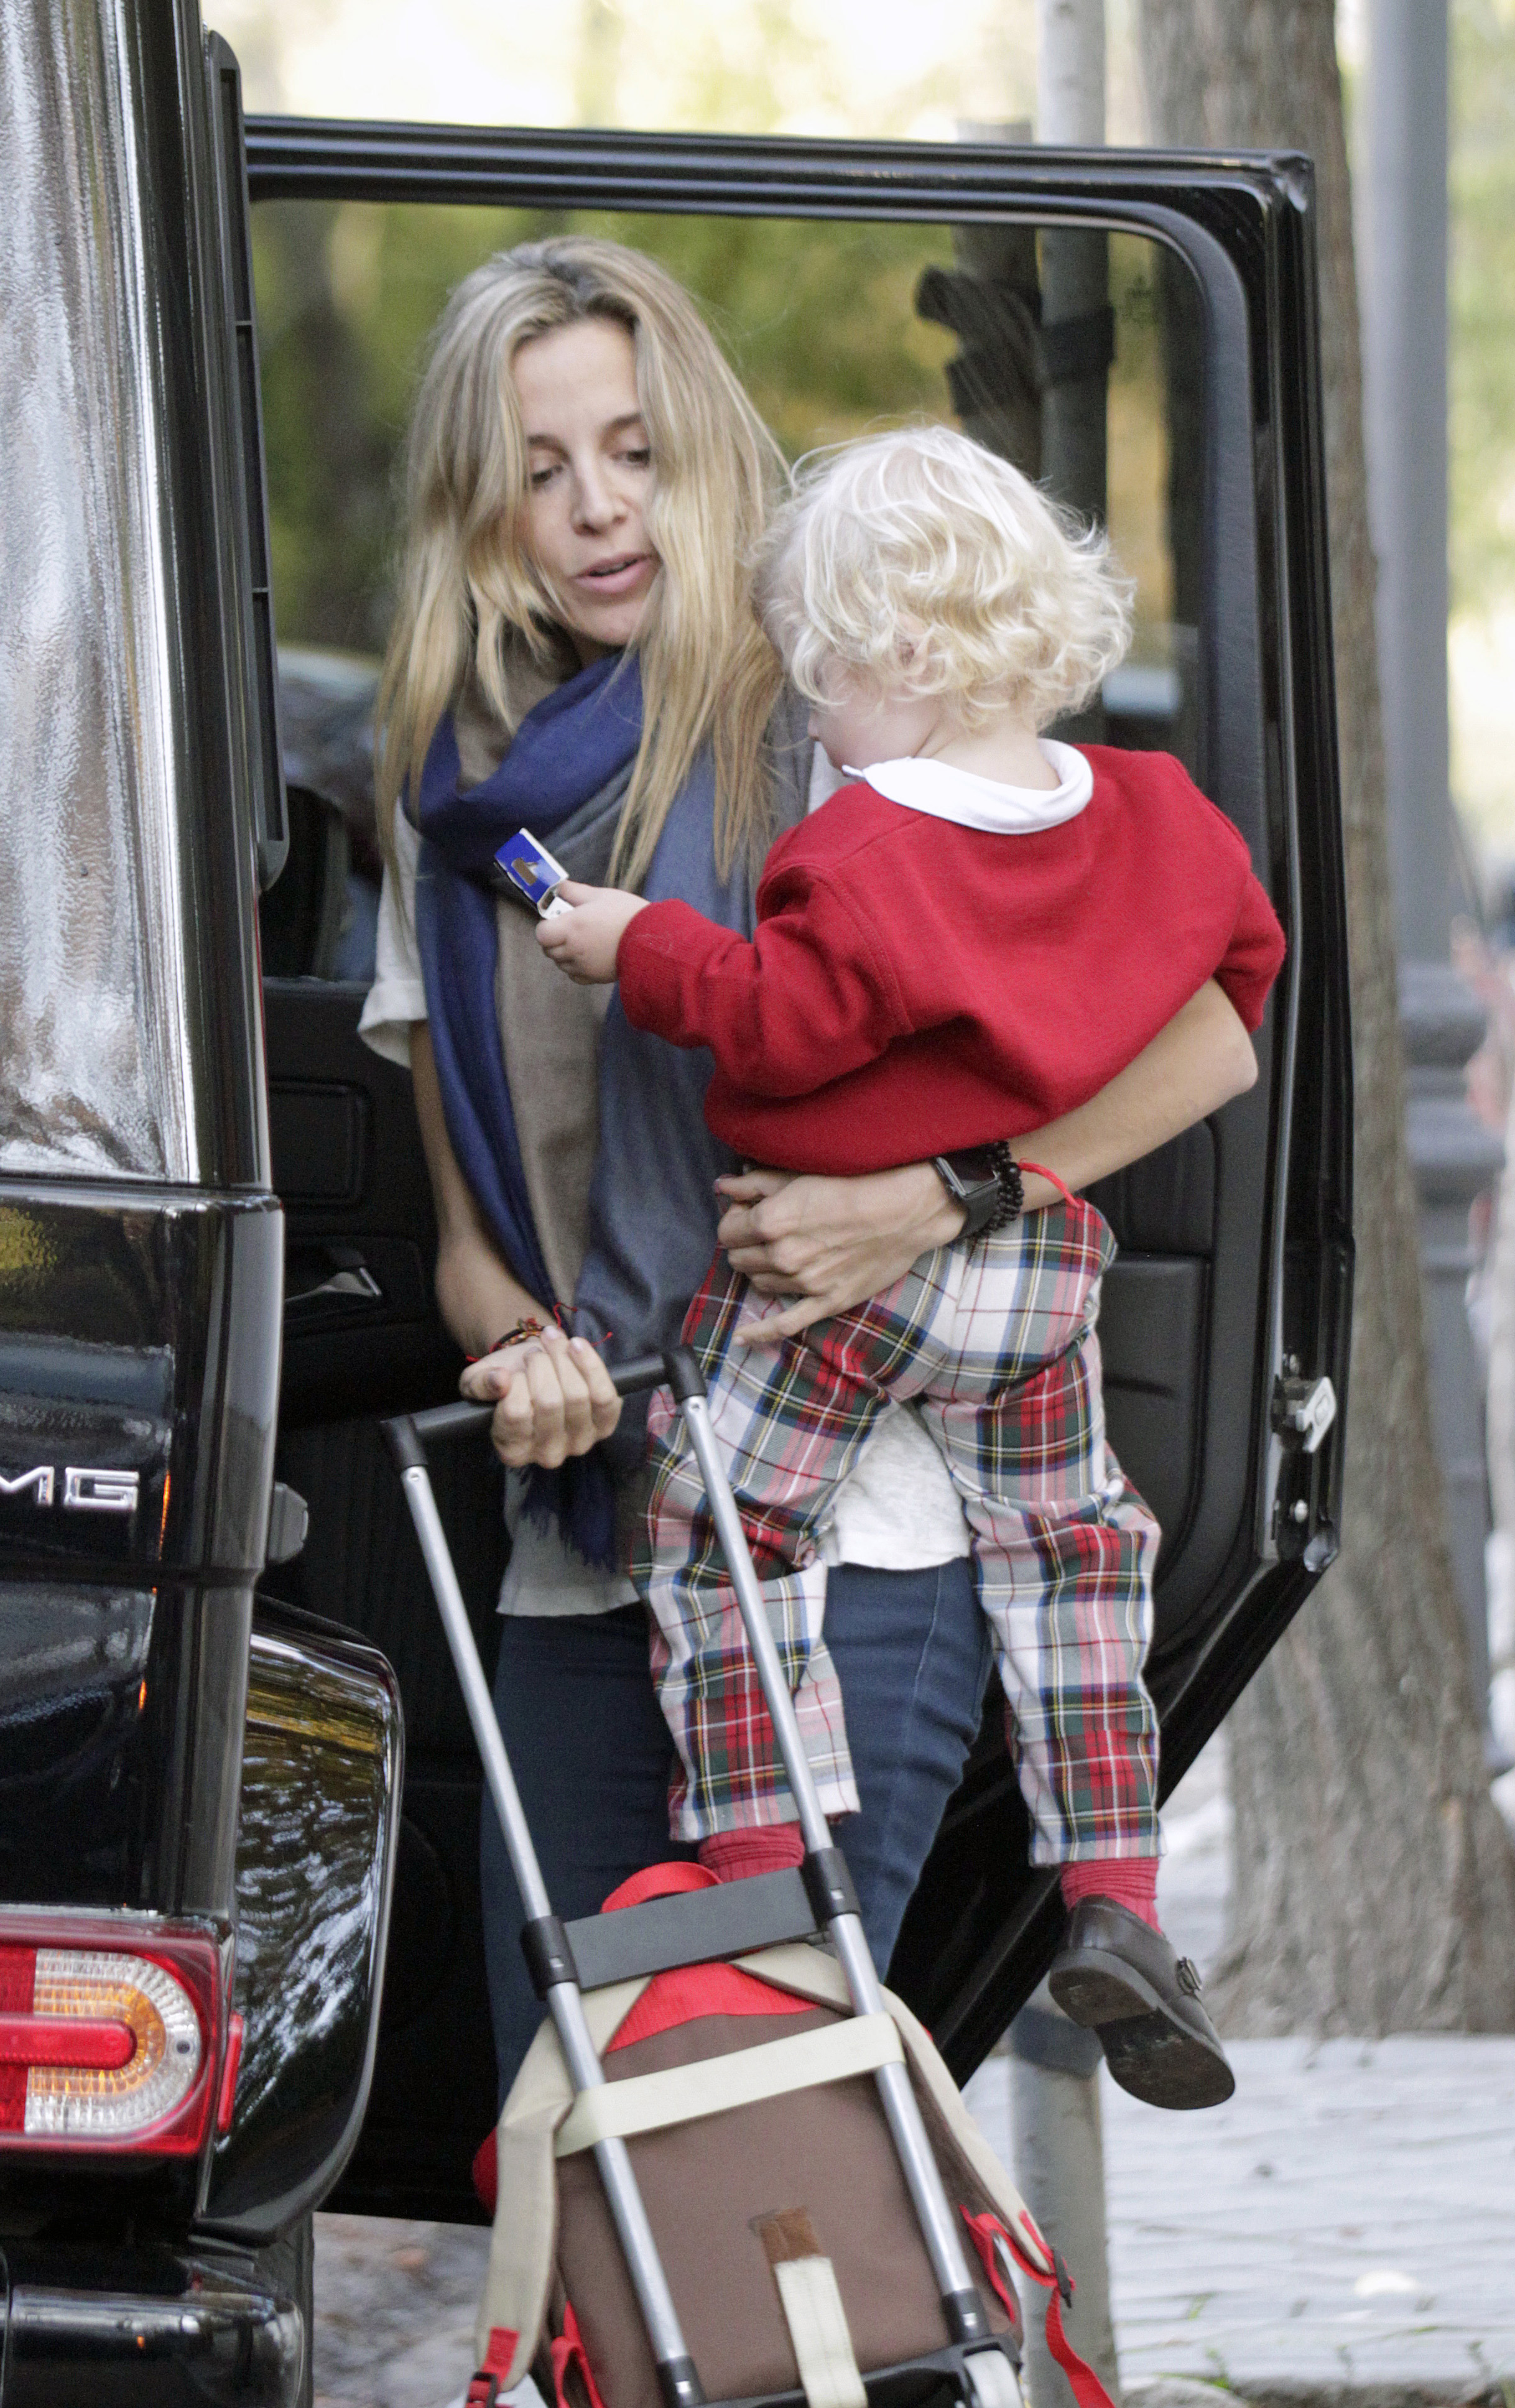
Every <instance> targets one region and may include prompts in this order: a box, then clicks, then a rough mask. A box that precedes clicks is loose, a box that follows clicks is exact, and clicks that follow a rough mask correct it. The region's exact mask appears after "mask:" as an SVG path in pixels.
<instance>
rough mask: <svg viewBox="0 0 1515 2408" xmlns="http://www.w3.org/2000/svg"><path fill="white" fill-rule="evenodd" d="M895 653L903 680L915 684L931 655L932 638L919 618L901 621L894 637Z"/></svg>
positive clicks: (907, 683)
mask: <svg viewBox="0 0 1515 2408" xmlns="http://www.w3.org/2000/svg"><path fill="white" fill-rule="evenodd" d="M894 655H895V658H896V659H897V661H898V662H899V673H900V678H901V681H902V682H903V683H904V684H906V685H914V684H915V682H916V681H917V679H918V678H919V677H921V676H922V674H923V673H924V671H925V668H926V667H927V664H928V662H929V659H930V655H931V638H930V637H929V635H928V634H927V632H926V630H925V628H924V627H922V625H921V624H920V622H919V620H915V619H902V620H901V621H900V623H899V625H898V628H897V630H896V632H895V637H894Z"/></svg>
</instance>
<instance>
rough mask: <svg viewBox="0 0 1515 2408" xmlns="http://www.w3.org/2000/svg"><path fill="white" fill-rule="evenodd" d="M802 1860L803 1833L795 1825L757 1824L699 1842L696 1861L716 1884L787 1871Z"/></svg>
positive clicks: (803, 1854)
mask: <svg viewBox="0 0 1515 2408" xmlns="http://www.w3.org/2000/svg"><path fill="white" fill-rule="evenodd" d="M804 1861H805V1834H804V1832H803V1831H802V1830H801V1829H800V1827H799V1825H798V1824H797V1823H758V1824H754V1825H753V1826H751V1828H749V1829H747V1830H744V1831H717V1832H716V1833H715V1834H714V1835H713V1837H712V1838H710V1839H708V1840H702V1841H701V1842H700V1862H701V1864H702V1865H704V1867H705V1868H706V1871H707V1872H712V1873H714V1875H715V1877H716V1879H717V1881H723V1882H728V1881H751V1880H752V1879H753V1877H754V1875H756V1874H758V1873H783V1872H787V1871H789V1868H790V1866H791V1865H798V1864H803V1862H804Z"/></svg>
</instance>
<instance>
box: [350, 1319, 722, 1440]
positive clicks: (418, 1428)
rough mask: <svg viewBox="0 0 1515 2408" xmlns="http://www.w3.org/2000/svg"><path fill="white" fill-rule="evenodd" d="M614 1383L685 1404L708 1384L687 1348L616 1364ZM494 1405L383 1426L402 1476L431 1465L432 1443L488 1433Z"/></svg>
mask: <svg viewBox="0 0 1515 2408" xmlns="http://www.w3.org/2000/svg"><path fill="white" fill-rule="evenodd" d="M609 1370H610V1379H611V1382H612V1383H613V1385H614V1388H615V1392H616V1395H617V1396H618V1397H633V1396H636V1394H637V1392H638V1391H639V1390H640V1389H642V1388H661V1387H663V1386H665V1385H666V1386H668V1387H670V1388H671V1389H672V1390H673V1393H674V1395H675V1397H676V1398H678V1400H679V1404H684V1403H685V1402H686V1401H687V1400H688V1398H691V1397H703V1396H704V1394H705V1379H704V1375H703V1373H702V1372H701V1370H700V1367H699V1365H698V1363H697V1362H696V1361H695V1359H694V1357H693V1355H692V1354H691V1352H690V1350H689V1348H688V1347H687V1346H670V1347H668V1348H667V1349H666V1350H665V1352H664V1353H663V1354H661V1355H633V1356H632V1358H631V1360H630V1361H629V1362H626V1363H612V1364H611V1365H610V1367H609ZM493 1417H494V1407H493V1404H486V1405H466V1404H456V1405H433V1406H431V1407H430V1408H429V1409H428V1411H427V1412H422V1413H396V1414H394V1415H393V1418H392V1419H391V1420H389V1421H386V1422H381V1423H380V1424H379V1427H380V1429H381V1430H382V1431H383V1434H384V1442H385V1444H386V1445H387V1447H388V1448H389V1451H390V1453H391V1455H393V1457H394V1460H395V1462H396V1464H397V1465H398V1466H399V1469H401V1470H402V1471H406V1470H408V1469H410V1468H411V1467H412V1466H414V1465H417V1464H423V1463H424V1462H425V1460H426V1443H427V1441H428V1440H429V1439H443V1438H465V1437H467V1436H468V1435H469V1433H470V1432H471V1431H474V1430H483V1429H488V1427H489V1426H490V1423H491V1422H492V1421H493Z"/></svg>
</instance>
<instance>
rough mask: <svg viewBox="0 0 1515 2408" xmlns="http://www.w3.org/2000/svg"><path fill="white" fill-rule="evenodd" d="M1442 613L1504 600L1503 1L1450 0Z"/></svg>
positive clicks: (1510, 169) (1508, 51)
mask: <svg viewBox="0 0 1515 2408" xmlns="http://www.w3.org/2000/svg"><path fill="white" fill-rule="evenodd" d="M1451 67H1452V155H1451V212H1452V250H1451V590H1452V607H1453V609H1454V610H1474V611H1478V610H1486V609H1493V608H1495V607H1497V606H1498V605H1500V604H1501V603H1503V604H1505V605H1507V606H1508V605H1509V604H1511V603H1515V0H1455V5H1454V7H1453V12H1452V60H1451Z"/></svg>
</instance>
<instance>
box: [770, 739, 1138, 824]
mask: <svg viewBox="0 0 1515 2408" xmlns="http://www.w3.org/2000/svg"><path fill="white" fill-rule="evenodd" d="M1039 750H1040V752H1041V754H1042V757H1043V759H1044V760H1045V761H1046V762H1047V764H1048V766H1049V767H1050V768H1053V769H1055V770H1056V771H1057V776H1058V782H1057V784H1056V786H1046V787H1043V786H1001V785H997V784H996V783H995V782H994V781H993V779H992V778H980V777H978V776H976V775H975V773H974V771H973V770H971V769H958V768H954V767H953V766H952V764H951V763H950V761H922V760H917V759H915V758H914V757H911V758H909V759H908V760H904V761H876V762H875V763H874V765H873V767H872V768H871V769H849V771H848V772H847V774H848V776H849V777H850V778H862V779H864V780H865V781H866V783H867V784H868V785H870V786H871V787H872V788H873V790H874V793H875V794H876V795H882V796H884V797H885V799H886V800H887V801H889V802H891V803H903V805H904V807H905V809H906V810H908V811H925V812H928V813H929V814H930V816H931V817H932V818H933V819H935V820H955V821H956V823H957V824H958V826H959V827H970V828H981V829H982V830H983V832H984V834H985V835H986V836H1031V835H1034V834H1035V833H1036V830H1037V829H1038V828H1050V827H1061V826H1062V824H1063V823H1064V821H1065V820H1076V819H1077V818H1078V816H1079V812H1080V811H1081V810H1084V809H1085V808H1086V807H1087V805H1088V802H1089V799H1090V796H1092V795H1093V791H1094V773H1093V769H1092V768H1091V767H1090V765H1089V762H1088V761H1087V760H1086V758H1085V757H1084V755H1083V753H1077V752H1075V751H1074V748H1073V746H1072V745H1071V744H1057V743H1054V742H1053V740H1052V738H1050V736H1043V737H1042V738H1039ZM810 808H811V809H812V810H814V808H815V806H814V804H813V803H812V805H811V807H810Z"/></svg>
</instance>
